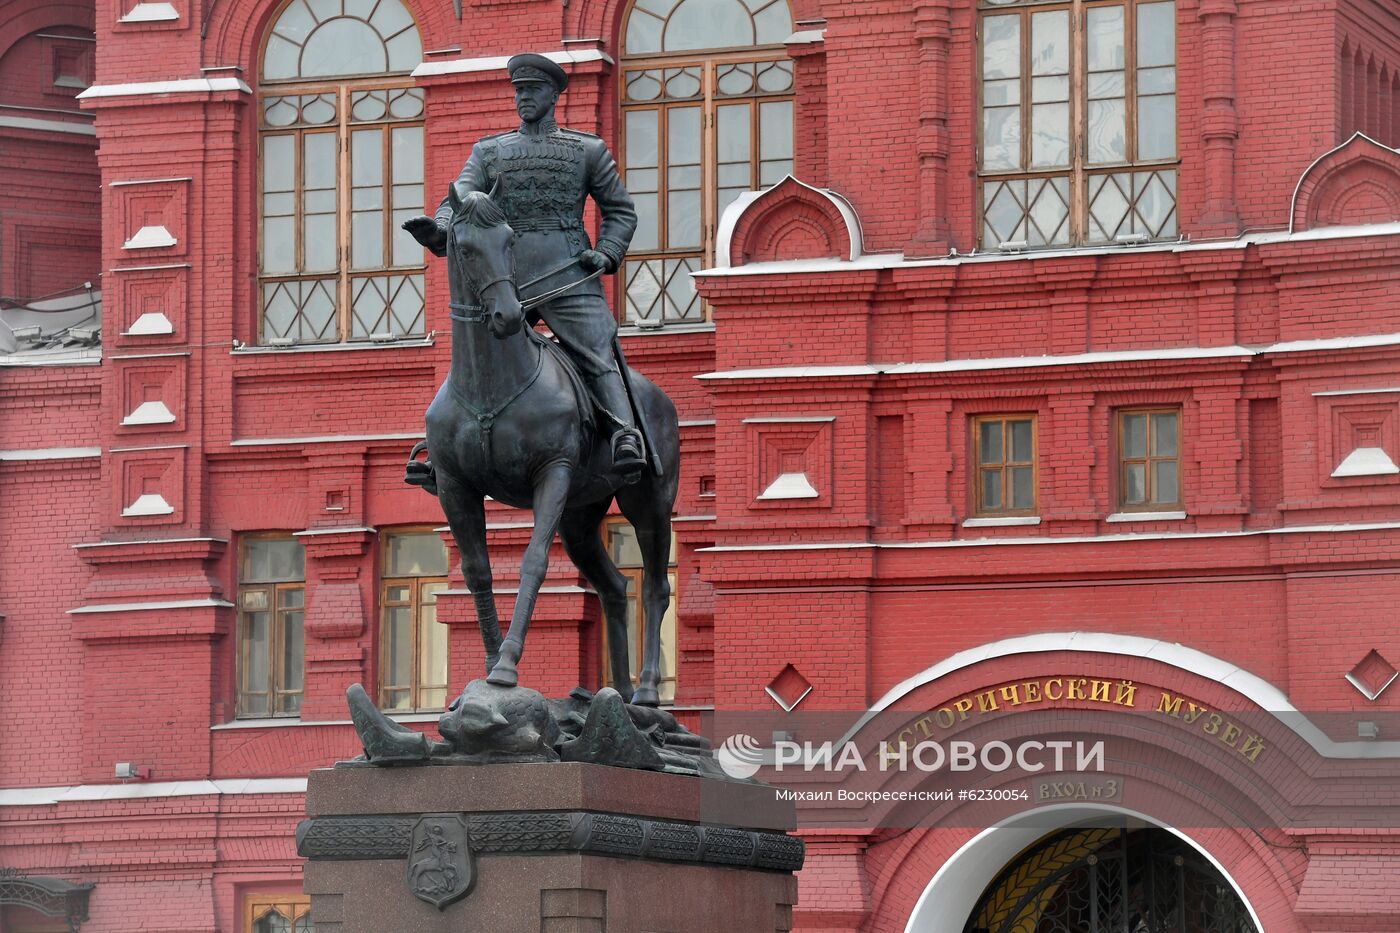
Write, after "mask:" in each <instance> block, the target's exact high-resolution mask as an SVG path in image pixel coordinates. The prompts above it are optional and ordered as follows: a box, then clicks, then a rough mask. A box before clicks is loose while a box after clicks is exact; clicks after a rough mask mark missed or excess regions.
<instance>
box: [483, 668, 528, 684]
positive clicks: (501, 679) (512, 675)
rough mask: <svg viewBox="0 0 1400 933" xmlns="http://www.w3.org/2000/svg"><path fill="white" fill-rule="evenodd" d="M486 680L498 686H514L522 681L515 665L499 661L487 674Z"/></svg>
mask: <svg viewBox="0 0 1400 933" xmlns="http://www.w3.org/2000/svg"><path fill="white" fill-rule="evenodd" d="M486 682H487V683H488V684H495V685H496V686H498V687H514V686H515V685H516V684H518V683H519V682H520V675H519V674H517V673H516V671H515V666H514V665H505V664H501V663H498V664H497V665H496V666H495V667H493V668H492V669H491V673H490V674H488V675H487V676H486Z"/></svg>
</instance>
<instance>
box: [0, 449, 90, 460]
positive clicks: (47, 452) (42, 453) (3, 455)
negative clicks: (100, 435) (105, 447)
mask: <svg viewBox="0 0 1400 933" xmlns="http://www.w3.org/2000/svg"><path fill="white" fill-rule="evenodd" d="M100 456H102V448H101V447H44V448H42V449H38V450H0V460H15V461H20V462H26V461H32V460H85V459H87V458H89V457H100Z"/></svg>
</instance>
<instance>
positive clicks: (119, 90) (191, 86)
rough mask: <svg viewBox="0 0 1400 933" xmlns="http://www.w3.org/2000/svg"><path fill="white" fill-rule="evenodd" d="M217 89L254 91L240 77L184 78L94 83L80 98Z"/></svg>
mask: <svg viewBox="0 0 1400 933" xmlns="http://www.w3.org/2000/svg"><path fill="white" fill-rule="evenodd" d="M217 91H238V92H240V93H242V94H251V93H253V89H252V88H250V87H248V85H247V84H245V83H244V82H243V81H242V80H241V79H239V78H182V79H178V80H174V81H145V82H140V83H136V84H94V85H93V86H92V87H90V88H88V89H87V90H86V91H83V92H82V93H81V94H79V95H78V100H94V99H96V98H99V97H155V96H158V95H162V94H212V93H215V92H217Z"/></svg>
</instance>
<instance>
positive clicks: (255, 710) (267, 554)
mask: <svg viewBox="0 0 1400 933" xmlns="http://www.w3.org/2000/svg"><path fill="white" fill-rule="evenodd" d="M238 584H239V585H238V713H237V715H238V716H239V718H251V719H261V718H265V717H269V716H298V715H300V714H301V696H302V686H303V677H304V673H305V644H306V641H305V634H304V632H303V624H304V621H305V615H306V611H305V600H306V551H305V549H304V548H303V547H302V545H301V542H300V541H297V540H296V539H294V538H249V539H247V540H246V541H244V542H243V549H242V554H241V555H240V560H239V574H238Z"/></svg>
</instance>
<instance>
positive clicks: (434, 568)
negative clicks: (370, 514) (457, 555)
mask: <svg viewBox="0 0 1400 933" xmlns="http://www.w3.org/2000/svg"><path fill="white" fill-rule="evenodd" d="M381 566H382V567H383V571H382V573H381V580H380V587H379V606H380V613H381V625H380V630H379V631H380V636H379V706H380V708H381V709H386V710H397V711H400V712H413V711H417V710H433V711H436V710H441V709H442V708H443V707H444V706H445V705H446V704H447V627H446V626H445V625H439V624H438V621H437V597H438V594H439V593H441V592H442V591H443V590H445V589H447V546H446V545H445V544H443V541H442V536H441V535H439V534H438V533H437V532H435V531H413V532H404V533H400V534H390V535H386V536H385V538H384V562H383V564H382V565H381Z"/></svg>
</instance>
